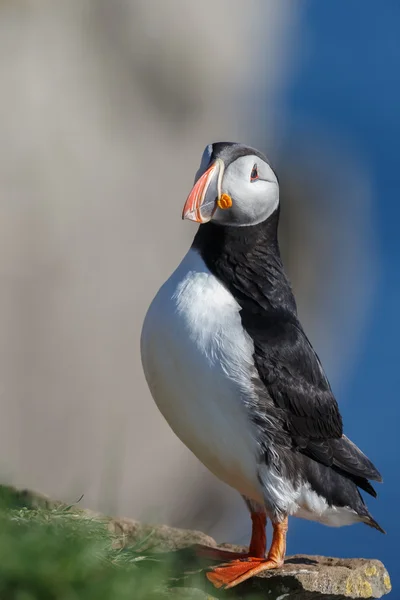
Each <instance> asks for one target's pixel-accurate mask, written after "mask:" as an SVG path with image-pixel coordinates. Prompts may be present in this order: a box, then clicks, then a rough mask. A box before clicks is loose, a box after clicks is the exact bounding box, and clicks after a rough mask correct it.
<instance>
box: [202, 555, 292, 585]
mask: <svg viewBox="0 0 400 600" xmlns="http://www.w3.org/2000/svg"><path fill="white" fill-rule="evenodd" d="M281 566H282V563H281V564H279V563H278V562H276V561H274V560H270V559H265V558H264V559H263V558H248V559H243V560H234V561H232V562H230V563H226V564H224V565H219V566H218V567H215V568H214V569H212V571H210V572H209V573H206V576H207V579H208V580H209V581H211V583H212V584H213V585H214V586H215V587H216V588H223V589H226V590H228V589H229V588H232V587H234V586H235V585H238V584H239V583H242V582H243V581H246V579H250V577H254V575H258V574H259V573H262V571H268V570H270V569H278V568H279V567H281Z"/></svg>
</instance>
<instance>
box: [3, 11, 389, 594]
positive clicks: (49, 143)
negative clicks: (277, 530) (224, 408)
mask: <svg viewBox="0 0 400 600" xmlns="http://www.w3.org/2000/svg"><path fill="white" fill-rule="evenodd" d="M399 28H400V5H399V3H398V2H397V0H386V1H385V3H382V2H378V0H352V2H349V1H348V0H335V1H333V0H325V2H321V1H320V0H303V1H302V2H301V3H300V2H293V1H291V0H280V1H279V2H277V1H273V0H246V2H244V1H240V0H216V1H215V0H213V1H212V2H211V0H203V1H202V2H191V3H189V2H185V1H184V0H168V1H167V2H166V1H165V0H114V1H113V2H110V1H107V0H41V1H40V2H36V1H34V0H2V2H1V3H0V85H1V88H0V91H1V95H0V106H1V111H0V244H1V252H0V403H1V404H0V407H1V419H0V457H1V458H0V473H1V478H2V481H3V482H4V483H6V482H8V483H13V484H15V485H18V486H23V487H31V488H34V489H37V490H40V491H41V492H45V493H47V494H49V495H51V496H53V497H55V498H59V499H61V500H64V501H66V502H73V501H74V500H76V499H77V498H78V497H79V496H80V495H81V494H84V498H83V500H82V504H83V505H84V506H87V507H90V508H92V509H96V510H101V511H105V512H109V513H112V514H119V515H124V516H131V517H134V518H138V519H146V520H149V521H159V522H167V523H169V524H172V525H175V526H182V527H195V528H198V529H203V530H205V531H207V532H208V533H210V534H211V535H212V536H214V537H216V538H217V539H218V540H219V541H234V542H243V543H246V542H247V540H248V536H249V531H250V525H249V519H248V516H247V512H246V508H245V506H244V504H243V502H242V500H241V498H240V497H239V496H238V494H236V493H235V492H234V491H232V490H231V489H229V488H228V487H226V486H224V485H223V484H222V483H220V482H218V481H217V480H216V479H215V478H214V477H213V476H212V475H210V474H209V473H208V472H207V471H206V469H205V468H204V467H203V466H202V465H200V464H199V463H198V461H197V460H196V459H195V458H194V457H193V456H192V455H191V454H190V452H189V451H188V450H187V449H186V448H185V447H184V446H183V445H182V444H181V442H180V441H179V440H178V439H177V438H176V437H175V436H174V435H173V433H172V432H171V431H170V429H169V427H168V425H167V424H166V423H165V422H164V420H163V418H162V417H161V415H160V414H159V413H158V411H157V409H156V407H155V405H154V404H153V401H152V399H151V397H150V395H149V392H148V390H147V387H146V384H145V382H144V377H143V374H142V369H141V364H140V356H139V336H140V330H141V325H142V321H143V318H144V314H145V312H146V309H147V307H148V305H149V303H150V301H151V299H152V297H153V296H154V294H155V293H156V291H157V290H158V288H159V286H160V285H161V284H162V283H163V281H164V280H165V279H166V278H167V277H168V276H169V274H170V273H171V272H172V270H173V269H174V268H175V267H176V265H177V264H178V262H179V261H180V259H181V258H182V256H183V254H184V253H185V252H186V250H187V248H188V247H189V245H190V243H191V240H192V238H193V235H194V233H195V230H196V229H195V226H194V225H193V224H190V223H187V222H185V223H183V222H182V221H181V219H180V214H181V209H182V206H183V203H184V201H185V198H186V196H187V193H188V191H189V189H190V187H191V184H192V182H193V177H194V174H195V172H196V170H197V167H198V163H199V160H200V157H201V154H202V151H203V148H204V146H205V145H206V144H207V143H209V142H211V141H217V140H234V141H242V142H244V143H246V144H249V145H254V146H257V147H259V148H260V149H261V150H263V151H265V152H266V153H267V156H269V158H270V160H271V163H272V164H273V165H274V167H275V169H276V171H277V173H278V176H279V178H280V182H281V202H282V222H281V228H280V241H281V246H282V251H283V255H284V258H285V264H286V266H287V270H288V272H289V275H290V278H291V280H292V282H293V285H294V288H295V293H296V296H297V299H298V305H299V312H300V318H301V320H302V322H303V324H304V326H305V328H306V331H307V332H308V333H309V336H310V338H311V340H312V342H313V344H314V346H315V348H316V350H317V351H318V353H319V355H320V357H321V359H322V361H323V363H324V366H325V369H326V371H327V373H328V376H329V378H330V381H331V383H332V386H333V389H334V391H335V393H336V395H337V397H338V400H339V403H340V406H341V410H342V413H343V416H344V422H345V430H346V433H347V434H348V435H349V436H350V437H351V438H352V439H353V440H354V441H355V442H356V443H357V444H358V445H359V446H360V447H361V448H362V449H363V450H364V451H365V452H366V453H367V454H368V455H369V456H370V458H371V459H372V460H373V461H374V462H375V463H376V464H377V466H378V467H379V469H380V470H381V471H382V473H383V476H384V479H385V485H384V486H382V487H380V486H379V489H378V492H379V499H378V501H374V500H373V499H371V500H370V501H369V506H370V509H371V512H372V514H373V515H374V517H375V518H376V519H377V520H378V521H379V522H380V523H381V525H382V526H383V527H384V528H385V529H387V530H388V535H387V536H381V535H379V534H378V533H377V532H376V531H373V530H370V529H369V528H367V527H361V526H357V527H354V528H345V529H341V530H335V529H329V528H323V527H322V526H320V525H317V524H312V523H305V522H301V521H298V520H292V524H291V533H290V535H289V548H288V551H289V553H295V552H301V553H316V554H327V555H335V554H336V555H341V556H366V557H376V558H379V559H381V560H383V561H384V562H385V563H386V566H387V567H388V569H389V571H390V572H391V575H392V576H393V579H394V583H396V577H397V575H396V572H395V567H394V565H395V562H394V561H395V556H396V550H397V548H395V542H396V540H397V538H398V535H399V534H400V519H399V516H398V515H397V507H398V504H399V500H400V499H399V495H400V487H399V483H398V471H399V469H398V460H399V445H398V437H399V436H398V433H397V427H398V423H399V417H400V410H399V402H398V399H397V388H398V386H399V383H400V370H399V368H398V360H399V356H398V339H399V335H400V327H399V321H398V306H399V303H400V279H399V275H398V273H399V257H400V236H399V233H398V231H399V226H398V221H397V219H398V218H399V217H400V208H399V206H400V204H399V201H398V196H399V189H400V169H399V168H398V164H397V156H398V140H399V137H400V112H399V106H400V44H399V37H398V31H399ZM160 205H161V206H162V209H161V210H160Z"/></svg>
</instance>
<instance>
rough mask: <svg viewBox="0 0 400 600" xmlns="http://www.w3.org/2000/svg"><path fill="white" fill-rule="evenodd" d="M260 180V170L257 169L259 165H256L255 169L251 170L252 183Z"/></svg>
mask: <svg viewBox="0 0 400 600" xmlns="http://www.w3.org/2000/svg"><path fill="white" fill-rule="evenodd" d="M257 179H258V169H257V165H254V167H253V168H252V170H251V174H250V181H251V182H253V181H257Z"/></svg>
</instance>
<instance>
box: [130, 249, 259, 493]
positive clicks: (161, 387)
mask: <svg viewBox="0 0 400 600" xmlns="http://www.w3.org/2000/svg"><path fill="white" fill-rule="evenodd" d="M239 309H240V307H239V305H238V304H237V302H236V300H235V299H234V298H233V296H232V295H231V294H230V293H229V292H228V290H227V289H226V288H225V287H224V286H223V285H222V284H221V283H220V282H219V281H218V280H217V278H215V277H214V276H213V275H212V274H211V273H210V272H209V271H208V269H207V267H206V266H205V264H204V262H203V260H202V258H201V257H200V255H199V254H198V253H197V252H196V251H195V250H189V252H188V254H187V255H186V256H185V258H184V259H183V261H182V263H181V264H180V265H179V267H178V269H177V270H176V271H175V272H174V273H173V275H171V277H170V278H169V279H168V281H167V282H166V283H165V284H164V285H163V287H162V288H161V289H160V291H159V292H158V294H157V296H156V297H155V299H154V300H153V302H152V304H151V306H150V308H149V310H148V312H147V315H146V318H145V321H144V325H143V330H142V338H141V354H142V363H143V368H144V373H145V376H146V379H147V383H148V385H149V388H150V391H151V393H152V396H153V398H154V400H155V402H156V404H157V406H158V408H159V409H160V411H161V412H162V414H163V415H164V417H165V418H166V420H167V421H168V423H169V425H170V426H171V428H172V429H173V431H174V432H175V433H176V435H177V436H178V437H179V438H180V439H181V440H182V441H183V443H184V444H186V446H187V447H188V448H189V449H190V450H191V451H192V452H193V453H194V454H195V455H196V456H197V457H198V458H199V460H201V461H202V462H203V463H204V464H205V465H206V466H207V467H208V468H209V469H210V471H212V472H213V473H214V474H215V475H216V476H217V477H219V478H220V479H222V480H223V481H225V483H227V484H229V485H231V486H232V487H234V488H236V489H237V490H238V491H239V492H240V493H242V494H245V495H246V496H248V497H250V498H253V499H254V500H257V501H262V492H261V489H260V485H259V482H258V479H257V460H256V455H257V452H256V441H255V436H254V435H253V430H252V425H251V422H250V420H249V418H248V415H247V413H246V407H245V401H246V398H249V396H250V395H251V394H253V393H254V392H253V389H252V385H251V381H250V377H249V373H251V370H252V369H253V368H254V367H253V358H252V356H253V343H252V340H251V338H250V337H249V336H248V334H247V333H246V332H245V331H244V330H243V328H242V324H241V320H240V315H239Z"/></svg>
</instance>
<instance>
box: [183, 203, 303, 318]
mask: <svg viewBox="0 0 400 600" xmlns="http://www.w3.org/2000/svg"><path fill="white" fill-rule="evenodd" d="M278 221H279V210H276V211H275V212H274V213H273V214H272V215H271V216H270V217H269V218H268V219H267V220H266V221H263V222H262V223H259V224H258V225H249V226H245V227H234V226H224V225H216V224H214V223H212V222H210V223H206V224H204V225H200V227H199V229H198V231H197V233H196V236H195V238H194V241H193V245H192V247H193V248H195V249H196V250H197V251H198V252H199V253H200V255H201V257H202V258H203V260H204V262H205V264H206V266H207V268H208V269H209V270H210V271H211V273H213V275H215V276H216V277H218V279H219V280H220V281H222V283H223V284H224V285H225V286H226V287H227V288H228V289H229V290H230V292H231V293H232V294H233V296H234V297H235V298H236V300H237V301H238V302H239V304H240V305H241V306H244V305H249V304H251V306H252V309H253V310H259V309H264V310H268V311H271V310H272V311H279V312H281V311H284V312H289V313H293V314H296V303H295V300H294V297H293V293H292V289H291V287H290V284H289V282H288V279H287V277H286V275H285V272H284V269H283V264H282V259H281V255H280V251H279V245H278V235H277V230H278Z"/></svg>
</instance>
